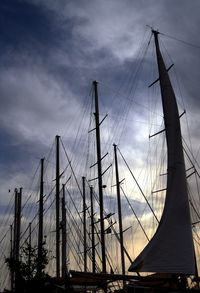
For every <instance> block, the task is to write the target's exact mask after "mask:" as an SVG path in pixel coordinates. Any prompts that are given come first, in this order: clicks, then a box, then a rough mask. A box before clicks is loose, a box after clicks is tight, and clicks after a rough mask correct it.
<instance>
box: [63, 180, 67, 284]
mask: <svg viewBox="0 0 200 293" xmlns="http://www.w3.org/2000/svg"><path fill="white" fill-rule="evenodd" d="M62 192H63V194H62V278H63V279H64V278H65V277H66V274H67V248H66V246H67V245H66V244H67V235H66V233H67V232H66V207H65V184H63V185H62Z"/></svg>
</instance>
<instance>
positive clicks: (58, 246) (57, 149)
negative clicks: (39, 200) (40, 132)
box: [56, 135, 60, 278]
mask: <svg viewBox="0 0 200 293" xmlns="http://www.w3.org/2000/svg"><path fill="white" fill-rule="evenodd" d="M59 143H60V136H59V135H56V277H57V278H59V277H60V145H59Z"/></svg>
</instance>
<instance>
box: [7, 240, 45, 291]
mask: <svg viewBox="0 0 200 293" xmlns="http://www.w3.org/2000/svg"><path fill="white" fill-rule="evenodd" d="M47 253H48V251H47V249H45V248H44V247H43V248H42V253H41V257H40V259H38V248H37V246H34V247H32V246H31V245H30V244H28V243H25V246H24V247H23V248H22V249H21V255H20V260H19V261H17V260H15V259H14V258H13V257H11V258H6V260H5V262H6V263H7V264H8V267H9V269H10V271H11V272H12V273H14V274H15V280H16V289H17V290H16V292H35V291H36V290H37V292H40V289H42V288H43V287H44V282H46V281H48V280H50V276H48V274H46V273H45V272H44V269H45V267H46V265H47V264H48V257H47ZM38 268H40V270H38ZM41 292H43V291H41Z"/></svg>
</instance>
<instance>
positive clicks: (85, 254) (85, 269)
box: [82, 177, 87, 272]
mask: <svg viewBox="0 0 200 293" xmlns="http://www.w3.org/2000/svg"><path fill="white" fill-rule="evenodd" d="M82 186H83V242H84V244H83V246H84V248H83V249H84V252H83V254H84V256H83V259H84V272H87V239H86V235H87V234H86V201H85V177H82Z"/></svg>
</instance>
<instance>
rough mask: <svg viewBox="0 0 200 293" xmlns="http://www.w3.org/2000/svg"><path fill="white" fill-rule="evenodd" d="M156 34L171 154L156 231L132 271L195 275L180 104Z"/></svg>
mask: <svg viewBox="0 0 200 293" xmlns="http://www.w3.org/2000/svg"><path fill="white" fill-rule="evenodd" d="M153 33H154V37H155V45H156V55H157V62H158V71H159V81H160V89H161V96H162V105H163V113H164V123H165V131H166V142H167V153H168V162H167V168H168V169H167V191H166V198H165V206H164V210H163V214H162V217H161V220H160V223H159V226H158V228H157V231H156V233H155V234H154V236H153V238H152V239H151V241H150V242H149V243H148V244H147V246H146V247H145V248H144V250H143V251H142V252H141V253H140V254H139V256H138V257H137V258H136V259H135V261H134V262H133V263H132V265H131V266H130V268H129V271H141V272H160V273H176V274H180V273H181V274H194V272H195V261H194V247H193V240H192V230H191V220H190V211H189V201H188V190H187V183H186V173H185V162H184V155H183V148H182V138H181V129H180V121H179V114H178V107H177V103H176V97H175V94H174V90H173V88H172V85H171V82H170V79H169V75H168V72H167V69H166V67H165V63H164V61H163V57H162V55H161V52H160V48H159V42H158V32H156V31H153Z"/></svg>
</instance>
